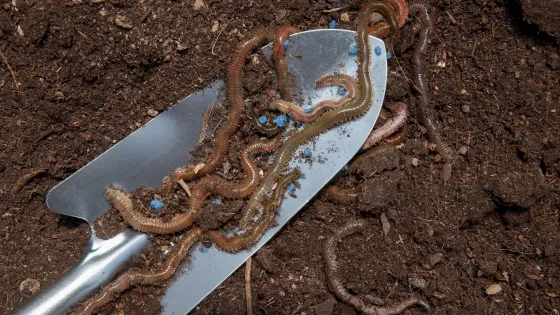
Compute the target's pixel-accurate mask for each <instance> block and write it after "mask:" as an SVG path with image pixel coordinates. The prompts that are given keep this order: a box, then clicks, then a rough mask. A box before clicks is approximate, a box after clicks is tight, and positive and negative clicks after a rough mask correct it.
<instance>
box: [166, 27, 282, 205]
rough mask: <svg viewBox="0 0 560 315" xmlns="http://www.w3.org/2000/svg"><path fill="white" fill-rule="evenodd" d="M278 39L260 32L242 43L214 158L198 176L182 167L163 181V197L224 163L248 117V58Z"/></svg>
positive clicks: (269, 32) (232, 69)
mask: <svg viewBox="0 0 560 315" xmlns="http://www.w3.org/2000/svg"><path fill="white" fill-rule="evenodd" d="M273 38H274V31H273V30H272V29H269V28H265V29H261V30H258V31H257V32H256V33H255V34H254V35H253V36H252V37H250V38H249V39H247V40H245V41H243V42H241V44H239V46H238V47H237V50H236V51H235V53H234V55H233V58H232V62H231V63H230V65H229V67H228V73H227V96H228V99H229V103H230V109H229V111H228V114H227V124H226V125H225V126H224V127H223V128H222V129H220V131H219V133H218V135H217V136H216V145H215V146H214V150H213V151H212V154H211V155H210V157H209V158H208V160H207V161H206V163H205V165H204V167H202V168H201V169H199V170H198V172H196V173H195V166H189V167H181V168H179V169H177V170H175V171H174V172H173V173H172V174H170V175H169V176H167V177H166V178H165V179H164V180H163V186H162V193H163V194H165V195H167V194H169V193H171V192H172V191H173V189H174V188H175V186H176V184H177V180H179V179H182V180H185V181H189V180H193V179H195V178H198V177H201V176H204V175H206V174H209V173H211V172H212V171H214V170H215V169H216V167H218V166H220V165H221V164H222V162H223V161H224V158H225V155H226V153H227V150H228V146H229V139H230V138H231V136H232V135H233V134H234V133H235V131H236V130H237V128H238V126H239V124H240V122H241V118H242V117H243V115H244V114H245V103H244V100H243V82H242V77H243V68H244V66H245V58H246V56H247V54H248V53H249V52H250V51H252V50H253V49H255V48H257V47H258V46H259V45H260V44H261V43H262V42H265V41H271V40H273Z"/></svg>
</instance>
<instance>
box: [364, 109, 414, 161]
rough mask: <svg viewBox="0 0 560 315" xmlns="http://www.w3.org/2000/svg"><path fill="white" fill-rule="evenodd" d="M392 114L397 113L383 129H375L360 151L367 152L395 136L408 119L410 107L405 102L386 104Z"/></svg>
mask: <svg viewBox="0 0 560 315" xmlns="http://www.w3.org/2000/svg"><path fill="white" fill-rule="evenodd" d="M385 106H386V107H388V108H389V109H390V110H391V111H392V112H394V113H395V116H393V117H392V118H391V119H389V120H387V122H386V123H385V124H383V125H382V126H381V127H379V128H377V129H375V130H374V131H372V132H371V133H370V135H369V136H368V138H367V140H366V141H365V142H364V144H363V145H362V147H361V148H360V151H362V152H363V151H366V150H368V149H370V148H371V147H373V146H374V145H376V144H378V143H380V142H381V141H382V140H383V139H385V138H387V137H389V136H390V135H392V134H394V133H395V132H396V131H397V130H399V128H401V127H402V126H403V125H404V124H405V123H406V119H407V117H408V112H409V111H408V105H407V104H406V103H403V102H399V103H388V104H385Z"/></svg>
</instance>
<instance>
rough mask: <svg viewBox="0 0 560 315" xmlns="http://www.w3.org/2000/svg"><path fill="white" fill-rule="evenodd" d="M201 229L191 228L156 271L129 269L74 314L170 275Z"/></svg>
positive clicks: (87, 310) (87, 311)
mask: <svg viewBox="0 0 560 315" xmlns="http://www.w3.org/2000/svg"><path fill="white" fill-rule="evenodd" d="M201 235H202V230H201V229H199V228H193V229H192V230H190V231H189V232H188V233H187V234H186V235H185V236H184V237H183V238H182V239H181V240H180V241H179V243H178V244H177V246H176V248H175V249H174V250H173V252H171V253H170V254H169V256H167V258H166V259H165V262H164V263H163V265H162V266H161V267H160V268H159V269H158V270H156V271H151V270H149V271H138V270H129V271H127V272H126V273H124V274H123V275H121V276H120V277H119V278H118V279H117V280H115V281H113V282H111V283H109V284H108V285H106V286H105V287H104V288H103V289H102V291H101V292H100V293H99V294H98V295H97V296H95V297H93V298H91V299H90V300H88V301H86V303H85V304H84V305H82V307H80V309H79V310H78V311H76V313H75V314H79V315H86V314H87V315H89V314H93V313H94V312H95V310H96V309H98V308H99V307H101V306H103V305H105V304H107V303H109V302H110V301H111V300H112V299H113V298H115V297H116V296H117V295H119V294H120V293H121V292H123V291H125V290H126V289H128V288H129V287H131V286H133V285H137V284H152V283H156V282H161V281H163V280H165V279H167V278H169V277H171V276H172V275H173V274H174V273H175V270H176V269H177V267H178V266H179V263H180V262H181V261H182V260H183V258H184V257H185V255H186V254H187V252H188V250H189V248H190V247H191V246H192V245H193V244H194V243H195V242H196V241H197V240H198V239H199V238H200V236H201Z"/></svg>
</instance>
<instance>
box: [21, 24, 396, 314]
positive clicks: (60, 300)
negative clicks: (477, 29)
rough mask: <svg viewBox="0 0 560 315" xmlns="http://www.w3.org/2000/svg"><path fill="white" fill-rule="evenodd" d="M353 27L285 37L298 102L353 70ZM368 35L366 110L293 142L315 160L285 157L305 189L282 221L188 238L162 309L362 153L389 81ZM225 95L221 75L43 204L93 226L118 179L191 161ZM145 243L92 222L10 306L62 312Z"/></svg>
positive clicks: (317, 96)
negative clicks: (52, 278)
mask: <svg viewBox="0 0 560 315" xmlns="http://www.w3.org/2000/svg"><path fill="white" fill-rule="evenodd" d="M355 35H356V33H355V32H353V31H346V30H312V31H306V32H301V33H297V34H293V35H291V36H290V38H289V44H288V45H287V47H286V56H287V59H288V63H289V66H290V72H291V74H292V76H293V86H295V87H298V88H299V89H300V90H301V96H302V99H303V100H304V105H311V104H313V103H316V102H317V101H320V100H324V99H334V98H338V97H339V95H337V88H336V87H330V88H324V89H317V88H315V80H317V79H318V78H320V77H321V76H323V75H325V74H329V73H333V72H345V73H347V74H350V75H353V76H356V71H357V56H356V54H355V46H354V45H355V43H356V39H355ZM369 43H370V47H371V74H372V83H373V86H374V92H375V95H374V100H373V104H372V106H371V107H370V109H369V110H368V111H367V113H366V114H365V115H363V116H362V117H360V118H358V119H356V120H352V121H349V122H346V123H343V124H341V125H339V126H337V127H335V128H332V129H330V130H329V131H328V132H325V133H323V134H321V135H320V136H319V137H317V138H316V139H314V140H313V141H311V142H310V143H308V144H306V145H303V146H302V147H301V148H299V149H298V151H297V152H301V151H302V150H304V149H307V150H309V151H310V152H311V153H312V157H311V158H312V159H313V160H315V162H314V163H309V161H303V160H301V159H297V158H293V159H292V160H291V162H290V166H291V167H297V168H299V169H300V170H301V173H302V174H303V176H304V177H303V178H302V179H300V180H299V182H300V184H301V188H300V189H299V190H297V191H296V193H297V197H296V198H292V197H288V198H287V199H284V200H283V201H282V203H281V205H280V207H279V209H278V215H277V217H276V221H277V222H278V225H277V226H275V227H272V228H270V229H269V230H268V231H267V232H266V233H265V234H264V235H263V237H262V239H261V240H260V241H259V242H258V243H257V244H255V245H254V246H252V247H251V248H250V249H248V250H244V251H241V252H238V253H235V254H229V253H225V252H222V251H219V250H217V249H216V248H215V247H211V248H209V249H208V250H201V248H200V244H197V245H195V246H193V248H191V250H190V252H189V257H190V258H189V259H188V263H187V262H185V263H184V264H183V265H182V266H180V267H179V271H178V272H177V275H176V276H175V277H174V278H173V279H172V283H171V285H170V286H169V288H168V289H167V291H166V293H165V296H164V297H163V300H162V306H163V309H162V313H163V314H179V315H180V314H186V313H188V312H189V311H190V310H192V309H193V308H194V307H195V306H196V305H197V304H198V303H199V302H200V301H202V299H204V297H206V296H207V295H208V294H209V293H210V292H212V290H214V289H215V288H216V287H217V286H218V285H220V283H222V282H223V281H224V280H225V279H226V278H227V277H228V276H229V275H231V274H232V273H233V272H234V271H235V270H236V269H237V268H239V267H240V266H241V265H242V264H243V263H244V262H245V261H246V260H247V259H248V258H249V257H251V256H252V255H253V254H254V253H255V252H256V251H257V250H258V249H259V248H260V247H261V246H263V245H264V244H265V243H266V242H268V241H269V240H270V239H271V238H272V237H273V236H274V235H275V234H276V233H277V232H278V231H279V230H280V229H281V228H282V227H283V226H284V225H285V224H286V223H287V222H288V221H289V220H290V218H291V217H293V216H294V215H295V214H296V213H297V212H298V211H299V210H300V209H302V208H303V207H304V206H305V204H306V203H307V202H308V201H310V200H311V199H312V198H313V196H315V194H317V193H318V192H319V191H320V190H321V189H322V188H323V186H325V185H326V184H327V183H328V182H329V181H330V180H331V179H332V178H333V177H334V176H335V175H336V174H337V173H338V172H339V171H340V170H341V169H342V168H343V167H344V166H345V165H346V164H347V163H348V162H349V161H350V159H351V158H352V157H353V156H354V155H355V154H356V152H358V150H359V149H360V147H361V146H362V144H363V143H364V141H365V140H366V138H367V136H368V135H369V133H370V132H371V130H372V128H373V125H374V124H375V122H376V120H377V117H378V115H379V112H380V110H381V106H382V103H383V98H384V95H385V86H386V81H387V57H386V51H385V45H384V43H383V41H381V40H380V39H378V38H374V37H371V36H370V37H369ZM271 46H272V45H268V46H265V47H264V48H263V50H264V52H265V53H266V54H267V55H270V54H271V52H272V49H271V48H272V47H271ZM353 50H354V51H353ZM223 95H224V82H223V81H217V82H214V83H213V84H211V85H210V86H208V87H207V88H205V89H204V90H201V91H198V92H196V93H194V94H192V95H190V96H188V97H187V98H185V99H184V100H183V101H181V102H180V103H178V104H176V105H174V106H173V107H171V108H170V109H169V110H167V111H166V112H163V113H162V114H160V115H159V116H157V117H156V118H154V119H153V120H151V121H150V122H149V123H147V124H146V125H145V126H143V127H142V128H140V129H138V130H136V131H135V132H134V133H132V134H131V135H129V136H128V137H126V138H125V139H123V140H122V141H120V142H119V143H117V144H116V145H114V146H113V147H112V148H110V149H109V150H107V151H106V152H105V153H103V154H101V155H100V156H98V157H97V158H96V159H94V160H93V161H91V162H90V163H89V164H87V165H86V166H84V167H82V168H81V169H80V170H78V171H77V172H76V173H74V174H73V175H71V176H70V177H68V178H67V179H65V180H64V181H62V182H61V183H59V184H58V185H56V186H55V187H54V188H52V190H51V191H50V192H49V194H48V195H47V205H48V207H49V208H50V209H51V210H52V211H54V212H56V213H59V214H63V215H68V216H72V217H76V218H81V219H84V220H86V221H87V222H88V223H89V224H90V226H92V228H93V223H94V221H95V220H96V219H97V218H99V217H100V216H101V215H102V214H103V213H105V212H106V211H107V210H108V209H109V208H110V206H109V203H108V202H107V200H106V199H105V198H104V196H103V192H104V189H105V188H106V187H107V186H109V185H116V186H118V187H121V188H122V189H124V190H125V191H132V190H134V189H136V188H138V187H140V186H146V187H158V186H159V185H160V183H161V180H162V179H163V177H164V176H165V175H167V174H168V173H170V172H171V171H172V170H174V169H175V168H177V167H179V166H181V165H183V164H185V163H188V160H189V157H190V155H189V150H191V149H193V148H195V147H196V146H197V145H198V144H199V137H200V132H201V129H202V121H203V117H204V115H205V112H206V110H207V109H208V108H209V107H210V106H215V104H217V103H219V102H222V101H223V100H224V97H223ZM307 150H306V152H309V151H307ZM297 152H296V154H295V155H297ZM149 244H150V239H149V237H148V235H146V234H143V233H140V232H138V231H134V230H131V229H127V230H125V231H124V232H121V233H120V234H118V235H117V236H115V237H113V238H111V239H109V240H102V239H100V238H98V237H96V235H95V230H93V229H92V236H91V240H90V241H89V244H88V246H87V248H86V251H85V254H84V257H83V259H82V260H81V261H80V262H78V263H77V265H75V266H74V267H72V268H71V269H70V270H67V271H66V272H64V273H63V275H62V276H61V278H60V279H59V280H58V281H57V282H56V283H54V284H52V285H51V286H50V287H48V288H46V289H44V290H42V291H40V292H38V293H37V294H35V295H34V296H33V297H31V298H30V299H29V300H28V301H26V303H25V304H24V305H21V306H20V307H19V308H18V309H17V310H15V311H14V312H13V314H24V315H31V314H64V313H66V312H67V311H69V310H70V309H71V308H72V307H73V306H74V305H75V304H76V303H77V302H78V301H80V300H82V299H84V298H86V297H87V296H89V295H91V294H93V293H94V292H95V290H96V289H97V288H99V287H101V286H102V285H104V284H106V283H108V282H109V281H111V280H113V279H114V278H115V277H116V276H117V275H118V274H119V273H121V272H123V271H124V270H126V269H127V268H128V267H129V266H130V263H131V261H132V260H133V258H134V257H135V255H137V254H139V253H140V252H142V250H143V249H145V248H146V247H147V246H149ZM185 268H188V269H185ZM181 269H183V270H181Z"/></svg>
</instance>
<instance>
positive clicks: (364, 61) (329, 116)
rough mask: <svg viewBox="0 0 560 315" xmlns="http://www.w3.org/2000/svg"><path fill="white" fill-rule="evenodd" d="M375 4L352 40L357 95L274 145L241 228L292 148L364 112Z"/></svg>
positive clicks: (367, 104) (360, 18)
mask: <svg viewBox="0 0 560 315" xmlns="http://www.w3.org/2000/svg"><path fill="white" fill-rule="evenodd" d="M378 8H379V5H378V4H377V3H373V4H370V5H367V6H365V7H364V9H362V10H361V11H360V14H359V16H358V30H357V35H356V39H357V40H356V41H357V44H358V61H359V62H358V82H359V97H358V98H357V99H355V100H354V101H352V102H350V103H348V104H346V105H343V106H340V107H337V108H335V109H333V110H331V111H328V112H326V113H324V114H323V115H322V116H320V117H319V118H317V120H315V121H314V122H313V123H311V124H309V125H307V126H305V127H304V128H303V129H301V130H300V131H298V132H297V133H295V134H294V135H293V136H291V137H290V138H288V139H287V140H286V142H284V144H283V145H282V146H281V147H280V149H278V151H277V152H276V154H275V155H274V159H273V162H272V164H271V166H270V168H269V170H268V172H267V173H266V175H265V176H264V178H263V180H262V182H261V184H260V185H259V187H257V189H256V190H255V191H254V192H253V194H252V195H251V199H249V201H248V202H247V206H246V207H245V209H244V210H243V214H242V217H241V220H240V222H239V226H240V227H241V228H245V227H246V226H247V224H249V222H250V220H251V218H252V216H254V214H255V213H256V211H257V210H258V209H259V208H260V207H261V205H262V204H263V201H264V199H265V198H266V196H267V194H269V193H270V191H271V188H272V187H273V186H274V183H275V182H276V181H277V179H278V176H280V174H281V173H282V172H283V171H284V170H285V169H286V167H287V165H288V162H289V161H290V159H291V157H292V155H293V153H294V152H295V150H296V149H297V148H298V147H299V146H300V145H302V144H303V143H305V142H307V141H309V140H310V139H311V138H312V137H314V136H317V135H318V134H320V133H322V132H324V131H326V130H328V129H329V128H331V127H333V126H334V125H336V124H339V123H341V122H344V121H346V120H349V119H354V118H357V117H359V116H361V115H362V114H364V113H365V112H366V111H367V110H368V109H369V107H370V106H371V102H372V99H373V93H374V91H373V86H372V83H371V74H370V69H369V68H370V59H369V57H370V47H369V41H368V35H367V21H368V12H369V11H370V10H376V9H378Z"/></svg>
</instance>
